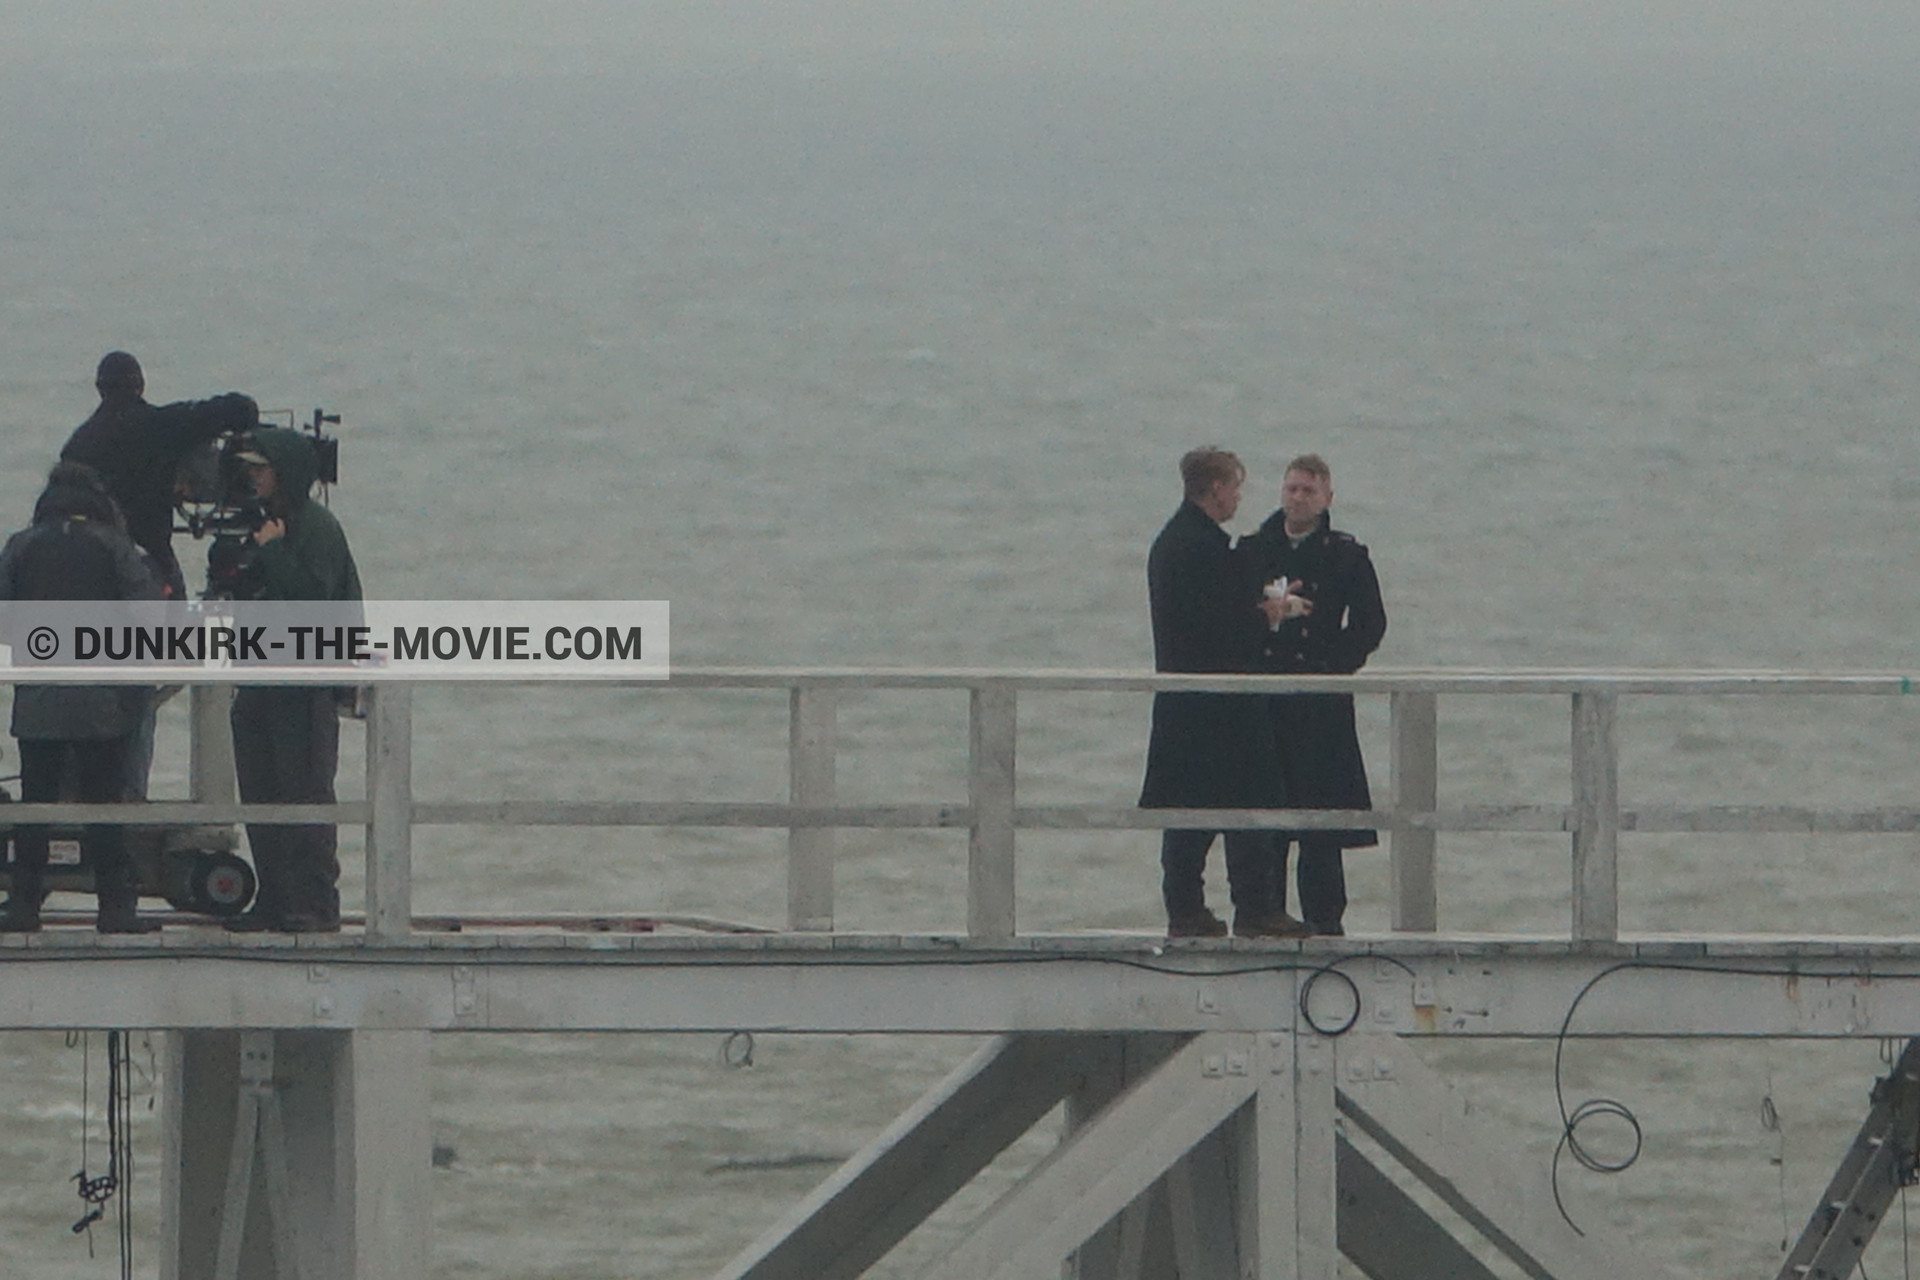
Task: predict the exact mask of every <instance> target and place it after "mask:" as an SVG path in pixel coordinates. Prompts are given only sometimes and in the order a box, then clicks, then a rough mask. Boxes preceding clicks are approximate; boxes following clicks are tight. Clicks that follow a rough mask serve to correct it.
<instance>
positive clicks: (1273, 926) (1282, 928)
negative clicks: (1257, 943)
mask: <svg viewBox="0 0 1920 1280" xmlns="http://www.w3.org/2000/svg"><path fill="white" fill-rule="evenodd" d="M1233 933H1234V936H1235V937H1237V938H1289V939H1291V938H1311V937H1312V936H1313V930H1312V929H1310V928H1308V927H1307V926H1306V925H1304V924H1302V923H1300V921H1298V920H1295V919H1294V918H1293V917H1292V916H1290V915H1288V914H1287V913H1286V912H1284V911H1261V912H1257V913H1254V914H1251V915H1249V914H1248V913H1246V912H1244V911H1236V912H1235V913H1234V916H1233Z"/></svg>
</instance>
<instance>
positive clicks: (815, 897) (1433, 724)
mask: <svg viewBox="0 0 1920 1280" xmlns="http://www.w3.org/2000/svg"><path fill="white" fill-rule="evenodd" d="M527 683H537V681H528V682H527ZM635 687H652V688H672V689H784V690H786V691H787V693H788V697H789V705H790V733H789V739H788V776H789V795H788V799H787V802H786V803H784V804H768V803H726V802H715V803H706V802H700V803H673V802H640V801H630V802H629V801H564V800H556V801H541V800H503V801H491V802H467V801H434V800H421V799H420V798H418V797H417V796H415V795H414V792H413V781H412V778H413V769H412V749H413V724H412V719H413V715H412V705H413V704H412V694H411V689H410V687H409V686H408V685H406V684H400V683H392V684H385V685H381V686H378V687H377V688H376V689H375V690H374V696H373V698H372V703H371V709H370V712H369V716H368V723H367V752H366V759H367V789H366V795H367V799H366V800H364V801H358V802H347V803H342V804H337V805H240V804H233V803H210V802H207V801H206V800H205V799H201V800H196V801H192V802H171V801H162V802H155V803H150V804H146V805H139V806H124V805H116V806H106V805H68V804H62V805H46V804H36V805H26V804H20V805H13V806H10V807H9V811H8V815H7V816H8V818H9V819H10V821H12V822H14V823H16V824H17V823H22V822H60V823H69V824H70V823H77V822H110V823H118V824H149V823H225V822H283V823H292V822H316V821H332V822H339V823H347V824H361V825H364V826H365V827H366V830H367V841H366V857H367V875H366V898H367V901H366V921H367V931H368V933H369V934H370V935H372V936H374V937H376V938H387V939H394V938H399V937H403V936H404V935H406V934H407V933H408V932H409V931H410V929H411V924H412V890H411V883H412V874H411V861H412V833H413V828H415V827H417V826H426V825H458V826H478V827H514V826H575V827H608V826H636V827H649V826H660V827H758V828H775V829H778V828H784V829H786V830H787V832H788V833H789V834H788V895H787V927H788V928H789V929H790V930H793V931H796V932H814V931H830V930H831V929H832V928H833V919H834V897H833V860H834V837H833V832H834V830H835V829H836V828H848V829H857V828H866V829H949V830H958V829H965V830H966V831H967V832H968V833H969V841H968V874H967V931H968V933H969V935H970V936H971V937H973V938H975V939H978V940H981V941H985V942H992V941H999V940H1006V939H1010V938H1012V937H1013V936H1014V933H1015V922H1016V919H1017V912H1016V903H1015V891H1014V886H1015V877H1014V867H1015V845H1016V841H1017V838H1018V833H1019V832H1021V831H1023V830H1054V831H1062V830H1079V831H1089V830H1113V831H1152V830H1161V829H1165V828H1169V827H1202V828H1214V829H1220V828H1288V829H1312V828H1320V829H1330V828H1347V827H1356V826H1361V827H1376V828H1379V829H1382V830H1384V831H1386V832H1388V833H1389V835H1390V857H1391V883H1392V898H1393V927H1394V928H1395V929H1396V930H1398V931H1402V932H1408V933H1431V932H1434V931H1436V930H1437V928H1438V925H1439V921H1438V918H1437V917H1438V909H1437V895H1436V892H1435V877H1434V860H1435V849H1436V843H1437V836H1438V834H1439V833H1440V832H1443V831H1444V832H1557V833H1564V834H1565V835H1566V836H1567V837H1568V838H1569V853H1570V857H1571V864H1570V871H1571V875H1570V900H1571V904H1572V918H1571V923H1570V934H1571V937H1572V938H1573V939H1574V940H1575V941H1582V942H1588V941H1591V942H1605V941H1612V940H1614V939H1615V938H1617V936H1618V933H1619V862H1618V854H1619V837H1620V833H1621V832H1623V831H1633V832H1695V833H1699V832H1717V833H1742V832H1811V831H1817V832H1836V833H1837V832H1881V833H1886V832H1914V831H1920V808H1916V807H1897V808H1868V809H1850V808H1804V807H1799V808H1796V807H1789V806H1712V807H1701V808H1647V809H1640V810H1624V809H1623V808H1622V807H1621V804H1620V788H1619V776H1620V749H1619V742H1618V737H1617V733H1616V727H1615V726H1616V719H1617V714H1618V707H1619V703H1620V700H1621V699H1622V698H1628V697H1633V698H1638V697H1658V696H1671V695H1716V696H1724V695H1827V696H1832V695H1848V696H1901V695H1905V694H1908V693H1910V692H1913V691H1914V682H1913V680H1912V679H1911V678H1909V677H1906V676H1902V675H1898V674H1831V675H1823V674H1798V673H1770V672H1683V671H1611V672H1600V671H1544V670H1522V671H1512V670H1510V671H1466V670H1451V671H1446V670H1441V671H1385V670H1383V671H1376V672H1371V673H1363V674H1359V675H1352V676H1198V675H1159V674H1148V673H1122V672H1090V671H1089V672H1081V671H988V670H911V669H862V670H855V669H849V670H818V669H751V668H739V669H728V668H708V669H684V668H683V669H680V670H677V671H676V672H675V673H674V675H673V678H672V680H671V681H670V682H668V683H667V684H665V685H660V684H652V683H650V684H647V685H636V686H635ZM929 689H946V690H965V691H966V692H967V695H968V699H969V707H970V711H969V733H968V752H969V765H968V774H967V777H968V784H967V791H968V794H967V797H966V800H965V802H964V803H954V804H895V805H871V804H867V805H843V804H840V803H838V797H837V795H836V789H835V760H836V755H837V751H838V732H837V729H838V701H839V697H840V695H841V693H842V692H844V691H853V690H858V691H863V692H864V691H873V690H929ZM1155 691H1187V692H1232V693H1247V694H1266V693H1284V692H1350V693H1355V694H1361V695H1376V696H1379V695H1384V696H1386V697H1387V698H1388V700H1389V704H1390V707H1391V712H1390V716H1391V730H1390V731H1391V737H1392V750H1391V758H1390V761H1389V765H1388V786H1387V788H1386V791H1387V796H1388V803H1387V805H1386V807H1384V808H1379V809H1372V810H1330V809H1317V810H1293V809H1141V808H1138V807H1135V806H1132V805H1022V804H1020V803H1018V791H1019V789H1018V768H1017V760H1016V755H1017V753H1016V749H1015V748H1016V740H1017V727H1018V723H1019V698H1020V695H1021V694H1022V693H1038V692H1044V693H1061V692H1074V693H1109V694H1111V693H1145V692H1155ZM1515 694H1525V695H1542V694H1547V695H1554V696H1559V697H1564V698H1565V699H1567V702H1568V708H1569V735H1568V744H1569V746H1568V756H1567V760H1568V769H1569V777H1570V781H1571V788H1570V793H1571V802H1570V803H1569V804H1565V805H1550V804H1549V805H1540V804H1522V805H1478V806H1456V807H1449V808H1441V807H1440V806H1439V803H1438V778H1439V759H1438V749H1437V742H1438V724H1439V699H1440V698H1441V697H1442V696H1447V697H1453V696H1456V695H1473V696H1475V697H1484V696H1494V695H1515ZM222 726H223V719H222V718H217V717H216V718H209V719H207V720H206V721H205V722H204V723H203V725H202V726H201V731H202V732H204V733H206V734H209V735H211V734H216V733H220V732H222V731H223V728H222ZM1140 732H1141V735H1142V740H1143V741H1144V736H1145V732H1146V725H1145V722H1144V719H1143V720H1142V723H1141V725H1140ZM196 741H199V737H198V736H197V737H196ZM202 772H203V769H202V768H201V767H200V766H196V783H198V779H199V775H200V774H201V773H202ZM222 793H224V794H227V795H230V794H231V790H230V788H216V789H213V790H204V789H202V788H201V787H199V786H198V785H196V791H195V794H196V795H197V796H209V795H216V794H222Z"/></svg>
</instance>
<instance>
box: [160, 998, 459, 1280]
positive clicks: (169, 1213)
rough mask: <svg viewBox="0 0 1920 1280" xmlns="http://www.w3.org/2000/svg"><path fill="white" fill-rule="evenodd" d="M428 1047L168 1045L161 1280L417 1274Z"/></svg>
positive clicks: (403, 1043)
mask: <svg viewBox="0 0 1920 1280" xmlns="http://www.w3.org/2000/svg"><path fill="white" fill-rule="evenodd" d="M427 1039H428V1038H427V1036H426V1035H424V1034H422V1033H420V1032H414V1031H398V1032H396V1031H356V1032H325V1031H282V1032H273V1031H240V1032H235V1031H192V1032H175V1033H173V1034H172V1035H170V1036H169V1037H168V1040H167V1057H166V1072H165V1081H164V1086H163V1094H162V1098H163V1102H164V1109H163V1117H162V1146H163V1151H162V1191H161V1195H162V1214H161V1246H160V1251H161V1257H160V1277H161V1280H238V1278H239V1277H245V1280H390V1278H391V1277H397V1276H424V1275H426V1274H427V1273H428V1265H427V1259H428V1250H427V1237H428V1229H429V1226H430V1224H431V1221H432V1213H431V1205H430V1203H429V1201H428V1180H429V1177H430V1175H431V1171H432V1138H431V1132H430V1130H429V1128H428V1088H427V1065H428V1064H427Z"/></svg>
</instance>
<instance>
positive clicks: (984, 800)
mask: <svg viewBox="0 0 1920 1280" xmlns="http://www.w3.org/2000/svg"><path fill="white" fill-rule="evenodd" d="M968 692H969V705H970V716H969V732H968V735H967V737H968V756H967V795H968V799H969V802H970V803H971V804H972V805H973V827H972V830H971V832H970V833H969V837H968V840H967V934H968V936H970V937H974V938H983V939H990V940H994V941H1008V940H1010V939H1011V938H1012V937H1013V926H1014V904H1013V890H1014V861H1013V847H1014V842H1013V779H1014V742H1015V738H1016V729H1017V725H1018V719H1017V714H1016V707H1015V697H1016V695H1015V693H1014V690H1013V686H1012V685H1010V684H1002V683H997V682H996V683H992V684H980V685H975V686H973V687H972V689H970V690H969V691H968Z"/></svg>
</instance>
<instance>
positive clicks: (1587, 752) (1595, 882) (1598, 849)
mask: <svg viewBox="0 0 1920 1280" xmlns="http://www.w3.org/2000/svg"><path fill="white" fill-rule="evenodd" d="M1618 702H1619V698H1618V696H1617V695H1615V694H1612V693H1576V694H1574V695H1573V937H1574V941H1576V942H1611V941H1613V940H1614V939H1616V938H1618V937H1619V936H1620V749H1619V743H1618V741H1617V739H1616V737H1615V734H1614V712H1615V710H1616V707H1617V704H1618Z"/></svg>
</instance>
